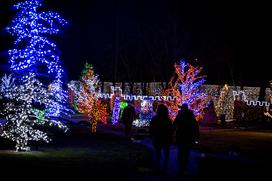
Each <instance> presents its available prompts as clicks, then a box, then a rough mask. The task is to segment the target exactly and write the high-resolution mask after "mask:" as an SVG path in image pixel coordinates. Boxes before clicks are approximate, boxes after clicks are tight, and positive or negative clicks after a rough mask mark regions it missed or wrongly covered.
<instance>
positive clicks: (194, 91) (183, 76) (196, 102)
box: [162, 60, 208, 120]
mask: <svg viewBox="0 0 272 181" xmlns="http://www.w3.org/2000/svg"><path fill="white" fill-rule="evenodd" d="M174 68H175V73H176V75H175V76H173V77H172V78H171V79H170V83H169V86H170V88H169V89H166V90H165V91H163V93H162V95H165V96H169V95H171V96H175V97H176V99H175V100H174V101H165V103H166V104H167V105H168V107H169V112H170V116H171V118H175V116H176V115H177V112H178V109H179V107H178V106H180V105H182V104H183V103H187V104H188V105H189V108H190V109H192V110H193V111H194V114H195V115H196V119H197V120H200V119H201V118H202V117H203V110H204V108H205V107H207V102H208V100H207V94H205V93H204V92H203V89H202V87H201V86H202V84H203V83H204V82H205V79H204V77H205V76H202V75H199V74H200V72H201V70H202V69H203V68H202V67H194V66H192V65H190V64H188V63H186V62H185V61H184V60H181V61H180V64H175V65H174Z"/></svg>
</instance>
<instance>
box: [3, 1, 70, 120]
mask: <svg viewBox="0 0 272 181" xmlns="http://www.w3.org/2000/svg"><path fill="white" fill-rule="evenodd" d="M41 6H42V0H26V1H23V2H20V3H18V4H16V5H14V7H15V9H17V10H18V13H17V15H16V16H15V18H14V19H13V20H12V22H11V24H10V26H8V27H7V31H8V32H9V33H10V34H11V35H12V36H13V37H14V38H15V41H14V46H15V48H14V49H12V50H9V55H10V60H9V63H10V68H11V70H12V72H13V74H15V75H19V76H20V77H21V76H23V75H27V74H28V73H34V74H35V75H36V78H38V79H39V81H41V82H43V83H45V85H46V86H48V89H49V90H50V91H51V92H52V94H53V95H54V96H55V97H56V100H57V102H55V103H54V104H53V105H49V106H48V107H47V108H46V109H47V113H46V114H48V115H50V116H59V115H60V113H67V111H69V110H68V109H66V107H65V106H63V105H64V104H65V103H66V99H67V93H66V91H64V90H63V82H62V79H63V74H64V70H63V68H62V65H61V60H60V57H59V55H58V51H57V48H56V44H55V43H53V42H52V41H51V40H50V39H49V38H48V37H47V36H48V35H53V34H58V33H60V31H61V30H62V27H63V26H65V25H66V24H67V22H66V21H65V20H64V19H63V18H61V16H60V15H59V14H58V13H55V12H50V11H48V12H39V11H38V8H39V7H41Z"/></svg>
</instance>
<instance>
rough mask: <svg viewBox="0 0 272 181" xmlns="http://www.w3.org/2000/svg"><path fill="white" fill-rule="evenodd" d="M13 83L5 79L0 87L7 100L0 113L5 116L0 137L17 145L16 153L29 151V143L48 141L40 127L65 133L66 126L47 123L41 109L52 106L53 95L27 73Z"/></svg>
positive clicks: (12, 79) (48, 120)
mask: <svg viewBox="0 0 272 181" xmlns="http://www.w3.org/2000/svg"><path fill="white" fill-rule="evenodd" d="M19 82H20V84H17V83H16V82H15V79H14V78H12V76H11V75H10V76H4V77H3V78H2V83H1V85H0V87H1V91H2V95H3V97H4V98H5V99H6V100H8V103H7V104H6V107H5V109H4V110H3V112H1V114H3V115H4V116H5V117H6V120H7V122H6V124H4V125H3V126H2V127H1V131H0V135H1V136H2V137H4V138H8V139H11V140H12V141H15V142H16V145H15V148H16V150H17V151H29V150H30V147H28V142H29V141H45V142H47V143H48V142H49V141H50V138H49V137H48V135H47V133H46V132H43V131H40V130H39V129H38V128H37V127H39V126H41V127H42V126H58V127H59V128H60V129H63V130H64V131H66V130H67V127H66V126H65V125H63V124H62V123H60V122H57V121H53V120H50V118H48V117H46V116H45V114H44V111H42V109H43V108H44V107H46V106H48V105H50V104H54V99H53V95H52V94H51V93H50V92H49V91H48V89H46V88H44V87H43V85H42V84H41V83H40V82H39V81H38V80H37V79H35V74H33V73H30V74H29V75H28V76H24V77H23V78H22V79H21V80H19Z"/></svg>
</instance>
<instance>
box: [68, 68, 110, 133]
mask: <svg viewBox="0 0 272 181" xmlns="http://www.w3.org/2000/svg"><path fill="white" fill-rule="evenodd" d="M98 84H99V79H98V75H96V74H95V72H94V69H93V66H92V65H91V64H88V63H86V64H85V67H84V69H83V71H82V76H81V78H80V81H71V82H70V83H69V84H68V87H69V89H70V90H71V91H72V92H73V96H74V101H75V105H76V107H77V109H78V111H79V112H81V113H83V114H85V115H87V116H88V117H89V119H90V122H91V123H92V128H91V131H92V132H96V126H97V122H99V121H101V122H102V123H104V124H105V123H106V122H107V112H106V104H105V103H104V102H102V101H101V100H100V99H99V96H98V94H99V92H100V91H99V85H98Z"/></svg>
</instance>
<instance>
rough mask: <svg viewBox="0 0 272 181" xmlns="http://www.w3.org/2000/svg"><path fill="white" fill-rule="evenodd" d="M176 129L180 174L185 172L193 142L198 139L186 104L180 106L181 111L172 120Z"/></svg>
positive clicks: (194, 121) (192, 116)
mask: <svg viewBox="0 0 272 181" xmlns="http://www.w3.org/2000/svg"><path fill="white" fill-rule="evenodd" d="M174 127H175V129H176V143H177V146H178V161H179V166H180V171H181V174H185V173H186V171H187V167H188V163H189V157H190V150H191V148H192V146H193V145H194V143H195V141H196V140H197V139H199V127H198V123H197V121H196V119H195V115H194V113H193V111H191V110H189V109H188V105H187V104H182V106H181V110H179V112H178V115H177V116H176V118H175V120H174Z"/></svg>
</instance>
